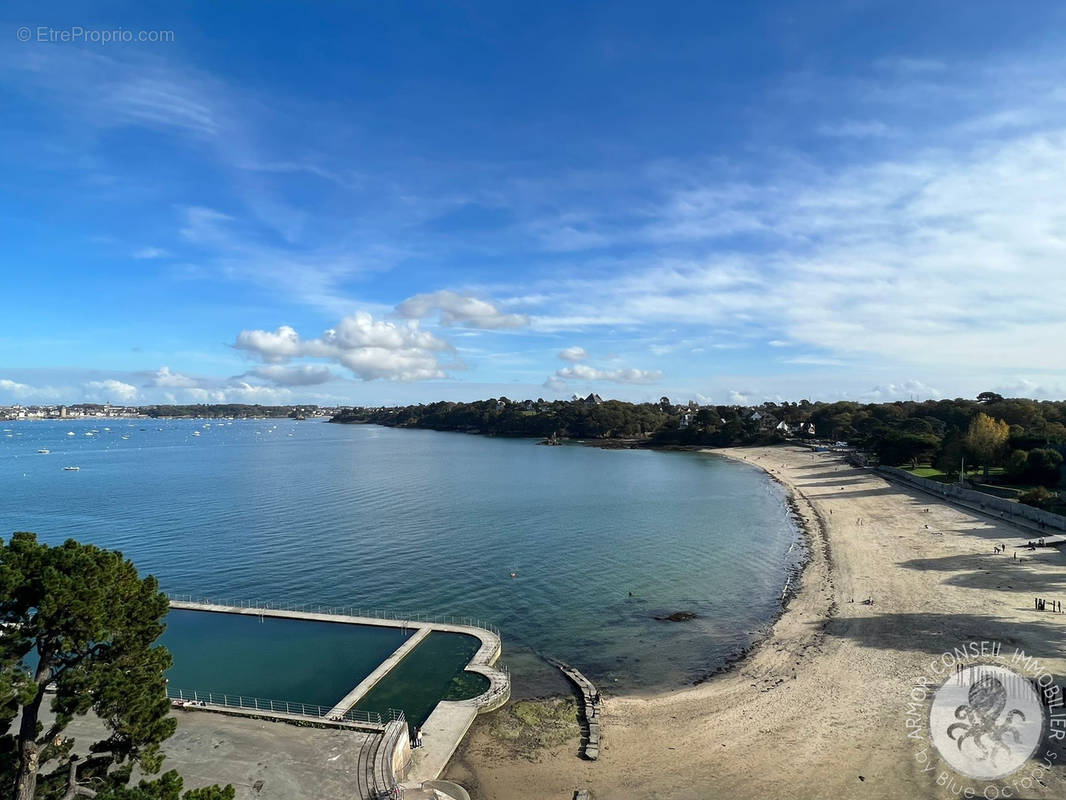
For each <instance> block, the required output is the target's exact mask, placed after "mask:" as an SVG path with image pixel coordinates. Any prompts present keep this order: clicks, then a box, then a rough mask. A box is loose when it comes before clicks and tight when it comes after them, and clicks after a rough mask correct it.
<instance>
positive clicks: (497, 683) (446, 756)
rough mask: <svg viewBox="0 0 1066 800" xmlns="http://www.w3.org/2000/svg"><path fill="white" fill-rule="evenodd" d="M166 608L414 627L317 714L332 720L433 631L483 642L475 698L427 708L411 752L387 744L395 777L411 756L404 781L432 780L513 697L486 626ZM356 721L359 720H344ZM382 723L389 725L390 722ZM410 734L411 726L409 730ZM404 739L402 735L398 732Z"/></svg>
mask: <svg viewBox="0 0 1066 800" xmlns="http://www.w3.org/2000/svg"><path fill="white" fill-rule="evenodd" d="M170 607H171V608H175V609H182V610H186V611H205V612H214V613H222V614H243V615H245V616H250V617H278V618H283V619H294V620H313V621H317V622H333V623H343V624H350V625H370V626H378V627H389V628H402V629H404V630H409V629H415V633H414V634H413V635H412V636H410V637H409V638H408V639H407V640H406V641H405V642H404V643H403V644H402V645H400V646H399V647H398V648H397V649H396V650H395V651H394V652H393V653H392V654H391V655H390V656H389V657H388V658H386V659H385V660H384V661H383V662H382V663H381V665H380V666H379V667H378V668H377V669H375V670H374V671H373V672H372V673H370V675H368V676H367V677H366V678H364V679H363V680H362V681H360V682H359V684H358V685H356V686H355V687H354V688H353V689H352V691H350V692H349V693H348V694H346V695H345V696H344V697H343V698H342V699H341V700H340V701H339V702H338V703H337V704H336V705H335V706H334V707H333V708H332V709H330V710H329V712H328V713H327V714H326V715H325V716H324V717H320V720H321V722H323V723H329V722H331V721H333V722H334V724H337V722H336V721H335V720H331V719H330V718H337V717H340V716H342V715H343V714H344V713H345V712H347V711H348V710H349V709H352V708H354V707H355V706H356V705H357V704H358V703H359V701H360V700H361V699H362V698H363V697H365V696H366V694H367V692H369V691H370V690H371V689H372V688H373V687H374V686H375V685H376V684H377V683H378V682H380V681H381V679H382V678H384V677H385V676H386V675H387V674H388V673H389V671H391V670H392V669H393V668H394V667H396V665H397V664H399V663H400V662H401V661H402V660H403V659H404V657H405V656H407V655H408V654H409V653H411V651H413V650H414V649H415V647H417V646H418V644H419V643H420V642H421V641H422V640H423V639H425V637H426V636H428V635H429V634H430V633H432V632H433V631H442V632H445V633H460V634H465V635H467V636H473V637H475V638H476V639H478V640H479V641H480V642H481V646H480V647H479V648H478V650H477V652H476V653H474V655H473V657H472V658H471V659H470V662H469V663H468V664H467V665H466V667H465V669H466V671H468V672H476V673H478V674H480V675H484V676H485V677H486V678H487V679H488V681H489V687H488V689H486V690H485V691H484V692H482V693H481V694H480V695H478V696H477V697H473V698H470V699H469V700H441V701H440V702H438V703H437V705H436V707H435V708H434V709H433V711H432V713H430V715H429V717H428V718H427V719H426V721H425V723H424V724H423V726H422V737H423V746H422V747H420V748H417V749H415V750H414V751H413V752H412V751H410V749H409V748H410V744H409V742H408V743H407V744H406V745H405V744H404V743H403V742H402V741H398V740H397V741H395V742H392V743H391V744H392V746H391V747H390V748H389V750H390V753H391V754H392V756H393V757H392V758H390V759H389V761H390V762H391V764H390V766H391V767H392V768H393V769H394V770H395V776H396V780H397V781H400V780H402V776H403V772H404V769H403V768H404V766H405V765H406V764H407V762H408V761H410V771H409V773H408V775H407V778H408V784H409V785H410V784H418V783H420V782H421V781H425V780H433V779H435V778H437V777H438V776H439V775H440V774H441V772H443V771H444V768H445V766H447V764H448V761H449V760H450V759H451V757H452V754H453V753H454V752H455V750H456V748H457V747H458V746H459V743H460V742H461V741H462V739H463V737H464V736H465V735H466V732H467V731H468V730H469V729H470V725H471V724H472V723H473V721H474V718H475V717H476V716H477V715H478V714H484V713H488V712H489V711H494V710H495V709H497V708H500V707H501V706H503V705H504V704H505V703H506V702H507V701H508V699H510V696H511V678H510V675H509V674H508V673H506V672H504V671H502V670H499V669H497V668H496V667H495V666H494V665H495V663H496V662H497V661H498V660H499V658H500V655H501V654H502V653H503V642H502V641H501V639H500V636H499V634H497V633H495V632H494V631H491V630H488V629H487V628H484V627H481V626H477V625H465V624H455V623H447V622H426V621H421V620H417V621H416V620H410V619H387V618H379V617H365V616H355V615H350V614H344V613H334V612H320V611H303V610H300V609H293V608H287V609H286V608H260V607H252V606H241V605H225V604H220V603H212V602H210V601H192V600H173V599H172V600H171V601H170ZM202 710H207V711H222V712H232V711H233V709H229V708H226V707H224V706H223V707H219V708H214V707H211V706H207V707H202ZM255 715H256V716H259V717H262V718H267V719H270V718H276V719H278V720H279V721H292V717H293V716H294V715H290V714H275V713H271V712H269V711H257V712H256V714H255ZM348 725H352V726H358V725H359V723H345V726H346V727H347V726H348ZM367 727H370V728H374V729H376V730H382V726H374V725H369V726H367ZM384 727H386V728H388V725H385V726H384ZM412 733H413V731H412ZM401 738H404V739H406V737H401Z"/></svg>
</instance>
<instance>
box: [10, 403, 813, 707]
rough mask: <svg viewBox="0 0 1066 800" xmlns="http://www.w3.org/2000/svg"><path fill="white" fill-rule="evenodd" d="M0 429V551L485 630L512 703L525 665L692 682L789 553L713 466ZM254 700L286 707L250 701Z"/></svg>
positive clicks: (655, 456) (379, 440)
mask: <svg viewBox="0 0 1066 800" xmlns="http://www.w3.org/2000/svg"><path fill="white" fill-rule="evenodd" d="M0 428H2V429H3V430H2V432H0V487H2V490H0V537H7V536H9V535H10V533H11V532H14V531H33V532H35V533H36V534H37V536H38V538H39V539H40V540H42V541H44V542H48V543H52V544H58V543H60V542H62V541H64V540H65V539H67V538H75V539H78V540H80V541H83V542H92V543H94V544H97V545H99V546H101V547H107V548H113V549H117V550H120V551H122V552H123V553H124V554H125V555H126V556H127V557H128V558H130V559H131V560H132V561H133V562H134V563H135V564H136V565H137V567H138V568H139V569H140V570H141V572H142V573H145V574H147V573H151V574H153V575H155V576H156V577H157V578H158V579H159V582H160V585H161V587H162V589H163V590H164V591H167V592H168V593H171V594H173V595H183V594H192V595H198V596H203V597H209V598H215V599H218V600H222V601H229V600H242V601H248V602H253V601H263V602H272V603H309V604H329V605H336V606H346V607H356V608H361V609H368V610H373V609H376V610H379V611H381V612H388V611H389V610H390V609H396V610H402V611H403V613H405V614H409V613H422V614H427V615H437V616H446V615H448V616H458V617H465V618H470V619H472V620H473V619H476V620H483V621H485V622H488V623H490V624H492V625H494V626H495V627H497V628H499V630H500V632H501V635H502V638H503V646H504V657H503V663H504V665H505V666H507V668H508V669H510V670H511V673H512V680H513V695H514V696H515V697H519V698H521V697H536V696H541V695H545V694H551V693H553V692H557V691H561V690H563V689H564V688H565V684H564V683H563V681H562V679H561V678H560V677H559V676H558V674H557V672H556V671H555V670H554V669H552V668H550V667H548V666H547V665H546V664H545V662H544V661H543V657H544V656H553V657H555V658H558V659H561V660H563V661H566V662H568V663H571V664H573V665H574V666H576V667H578V668H579V669H581V670H582V671H583V672H585V673H586V674H587V675H588V676H589V677H590V678H591V679H592V680H593V681H595V682H597V683H598V684H600V685H601V686H603V688H604V690H606V691H609V692H614V693H634V694H643V693H653V692H657V691H661V690H665V689H673V688H677V687H680V686H683V685H687V684H691V683H693V682H696V681H699V680H702V679H704V678H706V677H707V676H708V675H710V674H712V673H714V672H715V671H717V670H719V669H721V668H722V667H723V666H724V665H726V664H728V663H729V662H730V661H731V660H732V659H735V658H736V657H737V656H738V655H739V654H741V653H743V652H744V651H745V650H747V649H748V648H750V647H751V646H752V644H753V643H755V642H756V641H758V639H759V638H760V637H761V636H763V635H764V634H765V632H766V631H767V629H768V627H769V625H770V624H771V623H772V621H773V620H774V619H775V617H776V616H777V614H778V613H779V612H780V608H781V602H782V592H783V590H784V587H785V585H786V582H787V581H788V580H789V579H790V576H792V575H794V573H795V571H796V570H797V569H798V567H799V566H800V565H801V563H802V560H803V557H804V553H803V542H802V537H801V534H800V531H799V529H798V527H797V525H796V523H795V521H794V520H793V518H792V516H791V514H790V511H789V508H788V504H787V498H786V495H785V492H784V490H783V489H782V487H781V486H780V485H778V484H777V483H776V482H775V481H773V480H772V479H771V478H770V477H769V476H768V475H766V474H765V473H764V472H763V471H761V470H759V469H756V468H754V467H751V466H748V465H746V464H743V463H738V462H736V461H733V460H729V459H725V458H722V457H718V456H715V455H711V454H704V453H695V452H672V451H655V450H617V449H602V448H599V447H596V446H593V443H588V444H582V443H571V444H567V445H564V446H561V447H544V446H539V445H538V444H537V442H536V441H535V440H530V439H505V438H489V437H482V436H474V435H468V434H459V433H442V432H435V431H425V430H407V429H403V430H401V429H392V428H385V427H380V426H374V425H337V424H329V423H327V422H325V421H324V420H320V419H309V420H289V419H274V420H271V419H251V420H240V419H238V420H227V419H123V418H111V419H108V418H91V419H78V420H40V421H37V420H33V421H18V422H4V423H0ZM38 450H48V451H49V452H48V453H47V454H41V453H38V452H37V451H38ZM73 466H76V467H78V468H79V469H78V470H67V469H65V467H73ZM677 612H683V613H684V614H685V615H686V616H687V615H688V614H692V615H695V616H694V617H693V618H691V619H686V620H683V621H670V620H668V619H665V618H666V617H669V616H670V615H672V614H675V613H677ZM196 631H197V629H196V625H195V624H190V622H189V620H187V619H186V620H183V621H182V624H181V625H180V626H177V625H176V626H175V629H174V630H172V631H168V634H167V636H168V637H169V638H170V641H171V643H172V644H173V645H174V649H175V650H176V651H179V652H180V651H181V650H182V649H183V645H182V641H181V640H180V637H192V638H193V639H195V637H196V636H197V632H196ZM174 637H179V638H178V639H175V638H174ZM185 649H188V648H185ZM292 649H293V651H294V652H293V653H292V657H293V658H294V659H297V660H299V659H308V658H311V657H312V656H313V654H312V653H309V652H308V650H307V649H306V648H302V647H299V645H298V644H297V643H295V642H294V643H293V645H292ZM273 671H274V672H279V671H280V670H273ZM305 671H306V670H305ZM307 672H308V673H309V678H308V680H312V681H313V679H314V678H313V670H310V671H307ZM275 688H276V692H277V693H289V694H292V693H296V694H299V686H296V687H293V686H292V685H291V681H290V683H289V684H284V685H280V684H279V686H278V687H273V686H272V685H270V683H269V681H268V682H267V684H266V685H257V688H256V691H257V692H258V693H260V694H266V695H267V696H270V693H271V692H272V690H274V689H275ZM282 699H289V698H287V697H286V698H282Z"/></svg>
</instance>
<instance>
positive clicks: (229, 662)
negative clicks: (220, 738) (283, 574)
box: [160, 610, 413, 707]
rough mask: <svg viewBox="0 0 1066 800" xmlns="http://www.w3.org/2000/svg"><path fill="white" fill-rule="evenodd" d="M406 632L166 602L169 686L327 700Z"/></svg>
mask: <svg viewBox="0 0 1066 800" xmlns="http://www.w3.org/2000/svg"><path fill="white" fill-rule="evenodd" d="M412 633H413V631H410V630H407V631H405V630H402V629H400V628H385V627H381V628H379V627H376V626H370V625H350V624H346V623H342V622H317V621H314V620H297V619H281V618H278V617H267V616H264V617H256V616H249V615H246V614H224V613H219V612H214V611H183V610H172V611H171V612H170V614H168V615H167V630H166V632H165V633H164V634H163V636H162V637H161V638H160V642H161V643H162V644H164V645H166V647H167V649H169V650H170V652H171V655H173V657H174V665H173V666H172V667H171V668H170V671H169V672H168V673H167V678H168V679H169V681H170V687H171V688H172V689H183V690H184V689H193V690H196V691H209V692H225V693H227V694H239V695H244V696H246V697H260V698H264V699H268V700H288V701H290V702H299V703H314V704H317V705H321V706H327V707H332V706H333V705H335V704H336V703H337V701H339V700H340V699H341V698H342V697H344V695H346V694H347V693H348V692H350V691H351V690H352V689H353V688H355V685H356V684H357V683H359V681H361V680H362V679H363V678H365V677H366V676H367V675H369V674H370V673H371V672H373V671H374V670H375V669H376V668H377V666H378V665H379V664H380V663H381V662H382V661H384V660H385V659H386V658H388V657H389V655H391V654H392V652H393V651H394V650H396V648H397V647H399V646H400V645H402V644H403V643H404V642H405V641H406V640H407V638H408V637H409V636H410V635H411V634H412Z"/></svg>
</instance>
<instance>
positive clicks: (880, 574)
mask: <svg viewBox="0 0 1066 800" xmlns="http://www.w3.org/2000/svg"><path fill="white" fill-rule="evenodd" d="M719 454H720V455H723V456H726V457H730V458H738V459H743V460H745V461H748V462H749V463H752V464H755V465H757V466H760V467H762V468H764V469H766V470H767V471H768V472H770V473H771V474H772V475H773V476H774V477H775V478H776V479H778V480H780V481H781V482H782V483H783V484H784V485H785V486H786V487H788V488H789V490H790V492H791V493H792V495H793V498H794V501H795V503H796V506H797V509H798V513H799V514H800V516H801V517H802V519H803V522H804V525H805V527H806V530H807V533H808V538H809V544H810V550H811V558H810V561H809V563H808V565H807V568H806V570H805V572H804V574H803V577H802V582H801V586H800V589H799V591H798V593H797V594H796V595H795V596H794V597H793V598H792V599H791V601H790V602H789V604H788V607H787V609H786V610H785V612H784V613H783V614H782V616H781V617H780V619H779V620H778V621H777V623H776V624H775V625H774V627H773V629H772V631H771V632H770V634H769V635H768V636H767V638H766V639H765V640H764V641H763V642H762V643H761V644H760V645H759V646H758V647H757V648H755V650H753V652H752V653H751V654H749V655H748V657H746V658H745V659H744V660H742V661H741V662H739V663H738V664H736V665H735V666H734V667H733V668H732V669H731V670H729V671H727V672H724V673H722V674H721V675H718V676H716V677H714V678H712V679H711V680H709V681H707V682H705V683H703V684H700V685H698V686H694V687H692V688H689V689H685V690H681V691H676V692H670V693H667V694H662V695H659V696H654V697H640V698H637V697H624V696H621V697H610V696H608V697H607V699H606V705H605V710H604V740H605V742H606V747H605V749H604V750H603V751H602V752H601V756H600V760H599V761H596V762H588V761H584V760H581V759H580V758H579V757H578V752H579V747H578V740H577V739H576V738H571V739H570V740H569V741H567V742H566V743H565V744H561V745H556V746H545V747H542V748H539V749H534V750H532V751H530V750H528V749H527V750H525V751H519V750H518V749H516V748H514V747H513V746H511V745H509V744H508V743H505V742H501V741H499V739H497V738H494V737H493V736H492V735H491V730H492V725H491V722H490V721H489V720H487V719H485V718H481V719H480V720H479V721H478V722H477V723H476V724H475V726H474V728H473V729H472V730H471V733H470V734H469V735H468V737H467V739H466V741H465V742H464V743H463V745H462V746H461V748H460V750H459V752H458V753H457V754H456V756H455V758H454V759H453V760H452V763H451V765H450V766H449V768H448V770H447V773H446V777H448V778H449V779H452V780H456V781H459V782H460V783H462V784H463V785H465V786H466V787H467V788H468V789H469V790H470V791H471V795H472V796H473V797H475V798H480V799H481V800H521V799H522V798H531V799H532V798H537V799H538V800H543V799H544V798H571V797H572V796H573V793H574V791H575V790H576V789H585V788H587V789H591V790H592V792H593V796H594V797H596V798H599V799H600V800H615V799H618V800H621V799H622V798H675V799H681V798H712V797H723V798H725V797H729V798H784V797H788V798H794V799H803V798H948V797H957V796H960V792H962V791H963V790H965V789H968V788H970V789H974V790H975V791H976V792H977V796H981V794H980V793H981V792H985V791H987V792H989V794H988V796H1010V797H1015V798H1019V797H1025V798H1043V797H1048V798H1062V797H1064V796H1066V767H1064V762H1066V755H1064V753H1066V750H1064V748H1062V746H1061V742H1058V743H1056V742H1054V741H1050V740H1049V741H1048V742H1046V743H1045V744H1042V745H1041V746H1040V747H1039V748H1038V750H1037V753H1038V754H1043V753H1045V752H1046V751H1048V750H1050V751H1051V752H1052V754H1053V755H1054V756H1055V758H1056V762H1055V763H1056V765H1055V766H1054V767H1052V768H1051V769H1048V770H1043V771H1040V772H1038V773H1037V775H1036V777H1035V778H1033V779H1031V780H1030V779H1029V778H1028V777H1027V776H1029V775H1031V774H1032V771H1033V768H1035V767H1036V766H1037V764H1038V761H1037V759H1036V757H1035V756H1034V758H1033V759H1031V760H1030V762H1029V763H1028V764H1027V765H1026V766H1025V767H1023V768H1022V769H1021V770H1019V771H1018V772H1017V773H1015V774H1014V775H1013V776H1011V777H1008V778H1006V779H1002V780H1000V781H999V782H998V783H996V784H989V783H986V782H980V781H970V780H968V779H964V778H960V777H959V776H957V775H955V774H954V773H951V775H952V777H953V778H954V782H953V783H947V782H944V781H941V782H940V783H938V776H940V775H941V773H943V772H944V770H945V769H946V767H944V766H943V765H942V764H941V762H940V760H939V757H938V756H937V755H936V754H935V751H933V750H932V748H928V747H926V748H924V750H925V751H926V752H929V753H931V754H932V755H931V756H929V757H928V758H929V759H930V760H927V761H923V760H922V757H921V756H920V755H919V752H920V751H921V750H923V747H922V742H921V741H920V740H916V739H913V738H908V736H907V733H908V729H907V728H906V726H905V723H906V719H907V715H906V711H907V703H908V700H909V699H910V693H911V690H912V688H913V687H914V685H915V681H916V679H918V678H920V677H921V676H922V675H925V674H927V673H928V672H929V670H930V664H931V662H935V661H936V660H937V659H938V658H939V657H940V656H941V654H943V653H945V652H950V651H952V650H953V648H956V647H963V646H965V645H967V644H968V643H969V642H972V641H976V642H980V641H998V642H1000V643H1002V648H1003V651H1004V652H1008V653H1012V652H1014V650H1015V649H1021V650H1023V651H1024V652H1025V654H1026V655H1028V656H1032V657H1034V658H1036V659H1039V661H1040V663H1041V664H1042V665H1043V666H1044V667H1045V668H1046V669H1047V670H1048V671H1049V672H1051V673H1052V674H1053V675H1054V676H1055V680H1056V683H1057V684H1059V685H1060V686H1061V685H1062V683H1063V676H1066V614H1053V613H1050V612H1043V613H1042V612H1038V611H1035V610H1034V607H1033V598H1034V597H1035V596H1041V597H1046V598H1048V599H1049V600H1050V599H1055V600H1060V601H1063V603H1064V604H1066V558H1064V555H1063V554H1062V553H1059V552H1057V551H1056V550H1054V549H1050V548H1049V549H1047V550H1036V551H1030V550H1028V549H1025V548H1024V546H1023V545H1024V543H1025V542H1026V541H1027V540H1029V539H1033V538H1036V537H1037V536H1038V535H1039V534H1037V533H1035V532H1033V531H1031V530H1022V529H1019V528H1016V527H1014V526H1013V525H1010V524H1007V523H1004V522H1002V521H998V520H994V519H991V518H987V517H984V516H981V515H979V514H977V513H974V512H970V511H966V510H962V509H958V508H955V507H952V506H949V505H946V504H944V503H942V502H940V501H938V500H936V499H934V498H933V497H932V496H929V495H926V494H923V493H921V492H919V491H915V490H911V489H908V488H905V487H902V486H900V485H897V484H893V483H889V482H888V481H886V480H885V479H883V478H881V477H880V476H878V475H877V474H875V473H873V472H870V471H868V470H862V469H858V468H855V467H852V466H850V465H848V464H846V463H845V462H844V461H843V460H842V459H841V458H840V457H839V456H836V455H834V454H829V453H817V454H816V453H813V452H811V451H810V450H808V449H805V448H798V447H769V448H735V449H730V450H728V451H721V452H720V453H719ZM1000 545H1005V552H1003V553H995V552H994V551H993V548H994V547H997V546H1000ZM1015 548H1018V549H1017V559H1015V558H1014V555H1015ZM505 647H506V645H505ZM573 663H574V665H575V666H578V667H579V668H580V658H579V655H578V654H575V657H574V659H573ZM1020 777H1026V783H1025V784H1022V785H1021V786H1019V785H1017V784H1013V785H1012V781H1017V780H1018V779H1019V778H1020ZM990 786H991V787H992V788H991V789H989V788H988V787H990ZM1004 789H1005V790H1006V791H1004ZM1007 792H1010V794H1007Z"/></svg>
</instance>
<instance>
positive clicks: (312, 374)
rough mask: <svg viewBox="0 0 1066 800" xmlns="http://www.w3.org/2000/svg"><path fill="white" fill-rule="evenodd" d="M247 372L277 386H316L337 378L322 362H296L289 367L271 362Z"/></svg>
mask: <svg viewBox="0 0 1066 800" xmlns="http://www.w3.org/2000/svg"><path fill="white" fill-rule="evenodd" d="M247 374H248V375H251V376H254V377H256V378H262V379H263V380H266V381H271V382H272V383H274V384H275V385H277V386H317V385H318V384H322V383H328V382H330V381H333V380H336V379H337V376H336V375H334V374H333V371H332V370H330V368H329V367H327V366H324V365H322V364H297V365H295V366H291V367H284V366H280V365H278V364H271V365H269V366H265V367H256V368H255V369H253V370H251V371H249V372H248V373H247Z"/></svg>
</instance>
